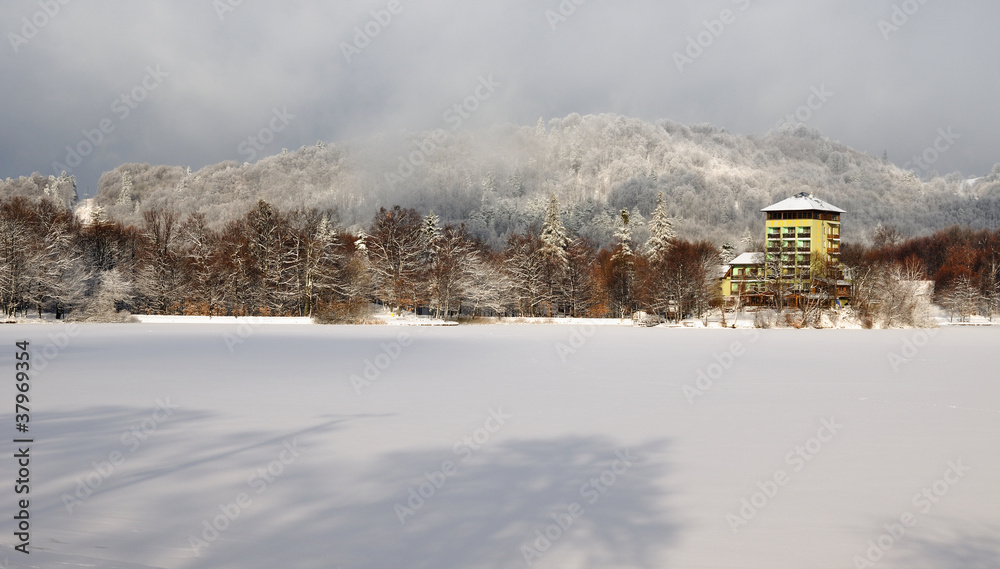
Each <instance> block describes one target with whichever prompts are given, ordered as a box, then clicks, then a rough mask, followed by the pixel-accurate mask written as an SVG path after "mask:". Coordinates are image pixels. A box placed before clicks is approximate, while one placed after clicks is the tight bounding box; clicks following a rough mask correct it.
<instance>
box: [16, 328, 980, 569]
mask: <svg viewBox="0 0 1000 569" xmlns="http://www.w3.org/2000/svg"><path fill="white" fill-rule="evenodd" d="M67 332H72V335H70V334H67ZM63 334H65V335H63ZM0 336H2V338H3V347H2V348H0V362H3V363H2V365H3V369H4V370H7V371H6V372H5V374H6V375H5V376H4V377H5V378H6V379H5V381H6V382H7V384H6V386H5V387H3V389H2V393H3V394H4V395H3V400H4V401H5V402H6V404H5V406H4V409H3V410H4V411H5V413H3V414H2V416H0V421H2V425H3V427H2V428H3V429H4V430H5V432H7V433H8V435H9V436H8V437H7V440H8V442H7V443H6V450H5V452H4V453H3V459H2V465H3V469H2V472H3V473H5V474H3V477H4V478H5V480H3V487H4V488H5V490H4V491H3V492H2V496H0V511H2V512H3V513H4V516H3V521H2V523H0V526H2V529H3V532H2V537H0V544H2V545H3V551H2V552H0V557H3V556H4V555H6V556H7V561H6V567H10V568H14V567H47V568H51V567H56V566H65V567H85V566H89V567H98V568H100V569H108V568H119V567H120V568H130V569H136V568H139V567H162V568H171V569H173V568H177V569H181V568H184V569H188V568H192V569H193V568H204V569H209V568H211V569H222V568H233V569H236V568H240V569H247V568H273V567H289V568H299V569H336V568H340V569H388V568H404V567H405V568H428V569H429V568H445V569H459V568H480V567H481V568H497V567H502V568H508V567H509V568H516V567H539V568H546V567H574V568H575V567H585V568H625V567H644V568H651V569H652V568H656V569H661V568H667V567H677V568H681V569H697V568H705V569H708V568H726V569H734V568H746V569H759V568H762V567H767V568H770V569H782V568H788V569H802V568H804V567H808V568H846V567H856V566H862V567H865V566H875V567H884V568H892V569H896V568H898V569H903V568H906V569H932V568H934V569H937V568H940V569H963V568H970V569H971V568H976V569H980V568H985V567H1000V521H998V520H1000V517H998V512H1000V382H998V377H997V366H996V361H997V358H996V356H997V351H998V347H1000V329H993V328H988V329H987V328H982V329H947V328H946V329H941V330H939V331H933V332H931V335H930V336H929V335H928V332H926V331H914V330H901V331H861V330H844V331H822V330H821V331H813V330H801V331H799V330H775V331H754V330H748V331H737V330H678V329H660V328H650V329H639V328H630V327H597V328H590V329H584V328H573V327H564V326H460V327H452V328H405V329H404V328H398V327H324V326H257V327H244V328H237V327H236V326H228V325H217V326H199V325H183V324H159V325H152V324H141V325H88V326H79V327H77V328H75V329H70V330H67V328H65V327H61V326H55V325H24V326H6V327H3V328H0ZM19 340H29V341H30V342H31V345H30V348H31V350H32V352H31V353H32V362H33V363H35V364H36V367H41V368H42V369H38V370H32V376H31V379H30V382H31V389H30V392H29V394H30V404H29V406H30V413H31V422H30V431H29V433H27V434H19V433H16V431H15V430H14V425H15V417H14V413H13V410H14V401H13V399H14V395H15V393H16V389H15V379H14V373H15V372H14V365H15V359H14V354H15V351H16V349H15V345H14V344H15V342H16V341H19ZM352 376H353V378H352ZM19 436H30V437H32V438H33V439H34V443H32V444H31V445H30V454H31V463H30V469H31V480H30V494H29V496H30V516H31V517H30V522H31V528H30V550H31V554H30V555H27V556H26V555H23V554H22V553H19V552H16V551H14V550H13V549H12V548H13V546H14V545H16V544H17V543H18V540H17V538H16V537H15V536H14V532H15V531H17V530H16V529H15V526H14V520H13V519H12V515H10V513H11V512H13V511H14V510H15V505H16V500H17V499H19V498H23V497H24V496H15V493H14V479H15V477H16V476H15V472H16V470H17V469H16V464H15V459H14V458H13V454H14V453H16V452H17V449H16V448H15V446H16V445H14V444H12V443H11V442H10V441H11V439H12V438H14V437H19ZM22 446H23V445H22ZM866 563H870V564H871V565H866ZM59 564H62V565H59Z"/></svg>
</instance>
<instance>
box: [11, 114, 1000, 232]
mask: <svg viewBox="0 0 1000 569" xmlns="http://www.w3.org/2000/svg"><path fill="white" fill-rule="evenodd" d="M39 178H41V177H39ZM42 179H43V180H44V178H42ZM43 185H44V184H42V183H41V182H40V181H38V180H34V181H33V180H32V178H22V179H20V180H7V182H6V183H3V182H0V187H2V189H3V192H2V194H0V195H10V194H18V193H21V194H23V193H25V192H26V191H29V190H26V189H25V188H29V189H30V188H34V191H39V192H40V191H43V190H44V187H43ZM50 191H51V190H50ZM660 191H662V192H664V194H665V196H666V203H667V206H668V208H669V211H670V213H671V215H672V216H673V217H674V219H675V228H676V230H677V233H678V234H679V235H682V236H685V237H688V238H707V239H711V240H714V241H715V242H717V243H722V242H723V241H725V240H730V241H733V242H734V243H735V242H736V241H737V240H738V239H739V238H740V236H741V235H742V234H743V233H744V232H745V231H746V229H748V228H749V229H750V230H751V231H752V232H753V234H754V235H758V234H760V233H762V227H763V221H762V217H761V214H760V213H759V210H760V208H762V207H764V206H767V205H769V204H771V203H774V202H777V201H779V200H781V199H784V198H786V197H788V196H790V195H793V194H795V193H798V192H802V191H805V192H810V193H813V194H814V195H816V196H817V197H820V198H822V199H824V200H826V201H828V202H831V203H833V204H835V205H837V206H840V207H842V208H844V209H846V210H847V211H848V214H847V215H846V216H845V217H844V235H845V239H846V240H850V241H862V240H864V239H865V238H866V237H867V236H868V235H869V234H870V233H871V231H872V230H873V229H874V228H875V227H876V226H878V225H879V224H882V225H895V226H897V227H898V228H899V229H901V230H902V231H903V232H904V233H907V234H910V235H920V234H926V233H928V232H931V231H933V230H937V229H941V228H944V227H947V226H950V225H954V224H961V225H967V226H970V227H974V228H982V227H988V228H995V227H997V226H998V225H1000V164H998V166H997V167H995V168H994V170H993V172H992V174H991V175H989V176H987V177H984V178H980V179H978V180H974V181H969V180H965V179H964V178H963V177H962V176H961V175H959V174H951V175H948V176H944V177H939V176H935V177H933V178H931V179H929V180H923V181H922V180H920V179H918V178H917V176H915V175H914V174H913V173H912V172H909V171H905V170H902V169H900V168H898V167H896V166H895V165H893V164H891V163H890V162H888V161H886V160H884V159H882V158H881V157H873V156H870V155H868V154H865V153H862V152H858V151H855V150H853V149H851V148H848V147H846V146H844V145H842V144H839V143H836V142H831V141H830V140H828V139H826V138H824V137H823V136H822V135H821V134H820V133H819V132H817V131H815V130H812V129H809V128H806V127H804V126H798V127H791V126H786V127H783V128H781V129H778V130H776V131H772V132H770V133H768V134H767V135H765V136H762V137H756V136H743V135H736V134H730V133H728V132H726V131H724V130H721V129H718V128H715V127H712V126H708V125H696V126H684V125H680V124H677V123H674V122H670V121H660V122H657V123H650V122H645V121H642V120H637V119H632V118H628V117H623V116H617V115H597V116H580V115H576V114H573V115H570V116H568V117H565V118H561V119H553V120H550V121H549V122H548V123H543V122H542V121H539V123H538V124H537V125H534V126H515V125H503V126H496V127H493V128H491V129H487V130H480V131H466V130H461V131H434V132H425V133H415V134H412V135H409V136H407V137H405V140H403V141H401V142H388V141H386V140H385V139H384V138H382V139H378V140H369V141H360V142H352V143H347V144H337V145H335V144H323V143H317V145H315V146H308V147H302V148H300V149H298V150H295V151H281V153H279V154H277V155H274V156H270V157H267V158H263V159H261V160H260V161H258V162H256V163H255V164H240V163H238V162H233V161H230V162H222V163H219V164H215V165H212V166H207V167H205V168H202V169H201V170H198V171H193V172H192V171H190V170H189V169H188V168H185V167H183V166H150V165H148V164H124V165H122V166H120V167H119V168H117V169H115V170H114V171H111V172H106V173H105V174H104V175H103V176H102V177H101V179H100V182H99V185H98V193H97V197H96V202H97V204H98V205H100V206H102V207H103V208H104V209H105V210H106V212H107V213H108V214H110V216H112V217H114V218H117V219H120V220H122V221H125V222H132V223H137V222H138V221H139V219H140V217H141V212H142V211H143V210H144V209H146V208H148V207H151V206H170V207H173V208H174V209H176V210H178V211H179V212H180V213H181V214H182V215H183V214H186V213H188V212H192V211H195V210H200V211H202V212H204V213H205V214H206V215H207V218H208V221H209V222H210V223H211V224H213V225H221V224H222V223H223V222H225V221H227V220H230V219H234V218H236V217H239V216H242V215H244V214H245V212H246V211H247V210H248V209H249V208H250V206H251V205H252V204H253V203H255V202H256V201H257V200H258V199H264V200H266V201H268V202H270V203H272V204H273V205H274V206H276V207H277V208H280V209H286V210H288V209H298V208H312V207H317V208H320V209H335V210H336V211H337V218H338V219H337V221H339V224H340V225H342V226H344V227H347V228H350V227H352V226H366V225H367V224H368V222H369V221H370V220H371V217H372V215H373V214H374V213H375V212H376V211H377V210H378V208H379V207H382V206H386V207H388V206H392V205H395V204H398V205H402V206H404V207H414V208H416V209H417V210H418V211H419V212H420V213H422V214H425V213H427V212H428V211H429V210H432V209H433V210H434V212H435V213H437V214H438V215H439V216H440V217H441V220H442V222H443V223H450V222H465V223H466V224H467V225H468V227H469V228H470V229H471V230H472V232H473V233H474V234H476V235H478V236H480V237H483V238H484V239H486V240H487V241H488V242H490V243H493V244H495V245H498V244H500V243H501V242H503V241H505V240H506V238H507V236H508V235H510V234H511V233H512V232H521V231H523V230H524V229H526V228H527V227H529V226H531V225H532V224H540V222H541V220H542V218H543V215H544V209H545V204H546V203H547V198H548V196H549V195H550V194H555V195H556V196H557V197H558V198H559V202H560V204H561V205H562V209H563V220H564V223H565V224H566V226H567V228H568V229H569V230H570V231H572V232H574V233H577V234H581V235H586V236H589V237H592V238H594V239H595V240H596V241H598V242H599V243H607V242H610V241H611V240H612V233H613V228H614V218H615V217H616V212H618V211H620V210H621V209H622V208H627V209H629V210H630V211H632V212H633V219H637V217H636V216H635V213H638V214H639V215H640V216H641V217H642V218H648V217H649V214H650V212H651V211H652V209H653V207H654V200H655V198H656V195H657V192H660ZM53 193H54V192H53ZM636 210H637V212H636ZM640 220H641V218H640ZM641 235H642V233H641V230H640V231H639V232H637V235H636V237H637V238H641Z"/></svg>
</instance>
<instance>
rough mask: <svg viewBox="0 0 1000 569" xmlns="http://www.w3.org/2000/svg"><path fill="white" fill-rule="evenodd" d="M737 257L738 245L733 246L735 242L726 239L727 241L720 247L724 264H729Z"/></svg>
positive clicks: (720, 257)
mask: <svg viewBox="0 0 1000 569" xmlns="http://www.w3.org/2000/svg"><path fill="white" fill-rule="evenodd" d="M735 258H736V247H735V246H733V244H732V243H730V242H729V241H726V242H725V243H723V244H722V247H721V248H720V249H719V260H720V261H722V264H724V265H727V264H729V262H730V261H732V260H733V259H735Z"/></svg>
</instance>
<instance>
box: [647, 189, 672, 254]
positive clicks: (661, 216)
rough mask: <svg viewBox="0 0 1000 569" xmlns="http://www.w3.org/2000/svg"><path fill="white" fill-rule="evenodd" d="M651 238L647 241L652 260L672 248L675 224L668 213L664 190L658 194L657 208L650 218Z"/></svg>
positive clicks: (648, 252)
mask: <svg viewBox="0 0 1000 569" xmlns="http://www.w3.org/2000/svg"><path fill="white" fill-rule="evenodd" d="M648 225H649V240H648V241H646V256H647V257H649V258H650V260H652V261H654V262H655V261H656V260H658V259H661V258H662V257H663V256H664V255H665V254H666V253H667V251H669V250H670V245H671V242H673V240H674V224H673V222H672V221H671V220H670V217H669V216H668V215H667V208H666V204H665V203H664V198H663V192H659V193H658V194H657V195H656V209H654V210H653V217H652V218H650V220H649V224H648Z"/></svg>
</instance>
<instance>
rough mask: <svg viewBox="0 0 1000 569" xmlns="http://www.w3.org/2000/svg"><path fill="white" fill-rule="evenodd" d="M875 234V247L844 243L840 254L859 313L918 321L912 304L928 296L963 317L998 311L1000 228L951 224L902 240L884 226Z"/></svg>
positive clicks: (894, 321)
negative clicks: (850, 279)
mask: <svg viewBox="0 0 1000 569" xmlns="http://www.w3.org/2000/svg"><path fill="white" fill-rule="evenodd" d="M875 236H876V239H875V244H874V245H872V246H864V245H856V244H855V245H851V244H845V246H844V249H843V253H842V261H843V263H844V264H845V265H846V266H847V267H849V268H850V271H849V273H850V275H851V277H852V279H853V282H854V297H855V305H856V307H857V308H858V310H859V311H860V312H861V313H862V314H863V315H867V316H868V317H870V318H872V319H873V320H877V321H881V322H885V323H887V324H889V325H896V324H906V325H919V324H921V322H919V318H920V310H917V309H916V308H917V306H918V305H919V304H920V303H921V302H924V301H929V300H931V299H932V298H933V300H935V301H936V302H937V303H938V304H940V305H941V306H943V307H945V308H946V309H948V310H949V311H950V313H951V314H952V317H953V318H958V319H962V320H966V319H968V318H969V317H970V316H972V315H974V314H980V315H984V316H988V317H989V318H990V319H992V317H993V315H994V314H996V313H998V312H1000V229H997V230H994V231H987V230H980V231H973V230H970V229H966V228H960V227H952V228H950V229H947V230H944V231H939V232H936V233H934V234H932V235H929V236H924V237H918V238H914V239H904V238H903V237H902V233H901V232H900V231H898V230H896V229H895V228H893V227H883V228H879V230H877V231H876V232H875ZM927 284H932V285H933V287H930V286H927ZM915 319H916V320H915Z"/></svg>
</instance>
